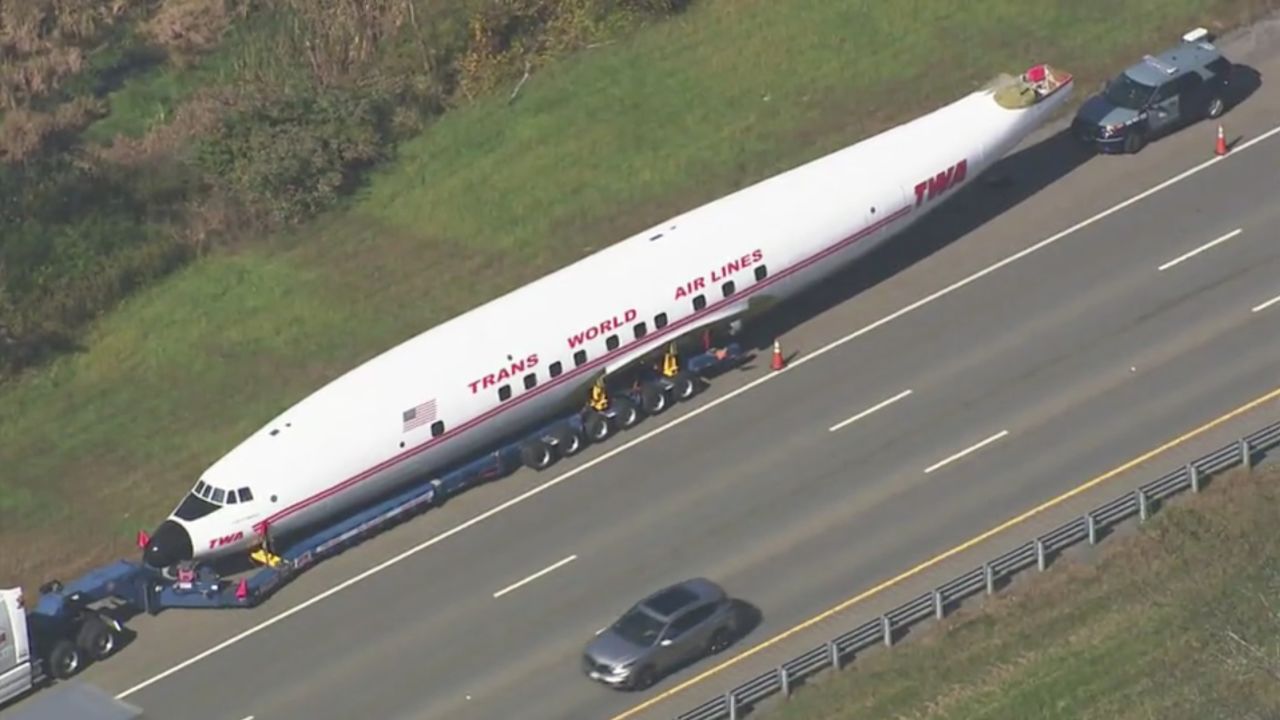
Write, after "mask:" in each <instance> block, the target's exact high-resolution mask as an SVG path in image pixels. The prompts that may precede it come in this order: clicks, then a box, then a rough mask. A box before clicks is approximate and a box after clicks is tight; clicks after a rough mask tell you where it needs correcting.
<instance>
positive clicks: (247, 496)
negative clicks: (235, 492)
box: [240, 488, 253, 503]
mask: <svg viewBox="0 0 1280 720" xmlns="http://www.w3.org/2000/svg"><path fill="white" fill-rule="evenodd" d="M252 499H253V493H252V492H250V491H249V488H240V502H242V503H247V502H249V501H250V500H252Z"/></svg>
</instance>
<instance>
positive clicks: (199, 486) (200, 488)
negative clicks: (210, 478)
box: [193, 480, 207, 495]
mask: <svg viewBox="0 0 1280 720" xmlns="http://www.w3.org/2000/svg"><path fill="white" fill-rule="evenodd" d="M205 487H207V486H206V485H205V484H204V481H203V480H197V481H196V489H195V490H194V491H193V492H195V494H196V495H203V494H204V489H205Z"/></svg>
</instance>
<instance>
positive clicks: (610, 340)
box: [604, 335, 618, 350]
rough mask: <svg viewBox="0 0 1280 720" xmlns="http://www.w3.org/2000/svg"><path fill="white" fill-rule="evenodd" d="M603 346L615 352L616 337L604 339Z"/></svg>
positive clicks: (616, 345)
mask: <svg viewBox="0 0 1280 720" xmlns="http://www.w3.org/2000/svg"><path fill="white" fill-rule="evenodd" d="M604 346H605V347H607V348H609V349H610V350H617V349H618V336H617V335H610V336H609V337H608V338H606V339H605V341H604Z"/></svg>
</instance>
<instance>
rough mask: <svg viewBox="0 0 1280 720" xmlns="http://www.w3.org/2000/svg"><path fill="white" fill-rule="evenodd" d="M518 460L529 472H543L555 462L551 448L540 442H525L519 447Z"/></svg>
mask: <svg viewBox="0 0 1280 720" xmlns="http://www.w3.org/2000/svg"><path fill="white" fill-rule="evenodd" d="M520 460H521V462H523V463H524V465H525V467H527V468H529V469H531V470H545V469H547V468H548V467H550V465H551V463H553V462H555V461H556V456H555V453H554V452H552V450H551V446H550V445H548V444H546V443H544V442H542V441H541V440H526V441H525V443H524V444H523V445H521V446H520Z"/></svg>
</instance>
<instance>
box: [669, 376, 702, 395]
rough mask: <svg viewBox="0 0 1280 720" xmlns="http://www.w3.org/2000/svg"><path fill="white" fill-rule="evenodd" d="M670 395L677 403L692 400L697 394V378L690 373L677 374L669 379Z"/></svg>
mask: <svg viewBox="0 0 1280 720" xmlns="http://www.w3.org/2000/svg"><path fill="white" fill-rule="evenodd" d="M671 385H672V387H671V395H672V397H674V398H675V399H676V400H677V401H678V402H684V401H686V400H691V399H693V396H694V395H697V394H698V378H696V377H694V376H693V375H692V374H691V373H687V372H678V373H676V375H675V377H673V378H671Z"/></svg>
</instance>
